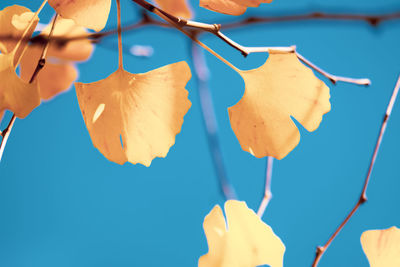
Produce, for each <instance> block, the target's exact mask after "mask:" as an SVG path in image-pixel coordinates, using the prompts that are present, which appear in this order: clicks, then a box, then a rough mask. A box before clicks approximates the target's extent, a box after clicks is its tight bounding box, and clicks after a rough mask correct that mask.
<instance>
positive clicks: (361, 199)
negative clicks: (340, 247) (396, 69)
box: [312, 75, 400, 267]
mask: <svg viewBox="0 0 400 267" xmlns="http://www.w3.org/2000/svg"><path fill="white" fill-rule="evenodd" d="M399 89H400V75H399V77H398V80H397V83H396V86H395V88H394V90H393V93H392V97H391V98H390V102H389V104H388V106H387V109H386V113H385V116H384V117H383V121H382V124H381V129H380V131H379V135H378V139H377V141H376V144H375V149H374V152H373V154H372V158H371V162H370V164H369V168H368V172H367V176H366V178H365V181H364V185H363V188H362V191H361V195H360V197H359V199H358V201H357V203H356V204H355V206H354V207H353V209H352V210H351V211H350V212H349V214H348V215H347V216H346V218H345V219H344V220H343V222H342V223H341V224H340V225H339V227H338V228H337V229H336V230H335V232H334V233H333V234H332V235H331V237H330V238H329V239H328V241H327V242H326V243H325V245H324V246H322V247H318V248H317V252H316V255H315V259H314V262H313V264H312V266H313V267H317V266H318V263H319V261H320V259H321V257H322V256H323V254H324V253H325V251H326V250H327V249H328V247H329V245H330V244H331V243H332V241H333V240H334V239H335V237H336V236H337V235H338V234H339V233H340V231H341V230H342V229H343V227H344V226H345V225H346V224H347V222H348V221H349V220H350V218H351V217H352V216H353V215H354V214H355V213H356V211H357V210H358V208H359V207H360V206H361V205H362V204H364V203H365V202H366V201H367V188H368V184H369V181H370V178H371V174H372V170H373V168H374V165H375V161H376V158H377V156H378V152H379V148H380V146H381V144H382V140H383V135H384V133H385V131H386V126H387V123H388V121H389V117H390V115H391V113H392V109H393V105H394V103H395V101H396V98H397V95H398V93H399Z"/></svg>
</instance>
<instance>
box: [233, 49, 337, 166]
mask: <svg viewBox="0 0 400 267" xmlns="http://www.w3.org/2000/svg"><path fill="white" fill-rule="evenodd" d="M239 74H240V75H241V76H242V78H243V80H244V82H245V85H246V89H245V92H244V95H243V98H242V99H241V100H240V101H239V102H238V103H237V104H236V105H234V106H232V107H230V108H228V111H229V117H230V122H231V126H232V129H233V131H234V132H235V134H236V137H237V138H238V140H239V142H240V144H241V146H242V149H243V150H245V151H248V152H250V153H251V154H252V155H254V156H255V157H258V158H260V157H265V156H272V157H275V158H277V159H282V158H284V157H285V156H286V155H287V154H288V153H289V152H290V151H291V150H293V149H294V148H295V147H296V146H297V144H298V143H299V141H300V133H299V130H298V129H297V127H296V125H295V123H294V122H293V120H292V119H291V116H293V117H294V118H295V119H296V120H297V121H298V122H300V123H301V124H302V125H303V126H304V127H305V128H306V129H307V130H308V131H314V130H316V129H317V128H318V126H319V124H320V122H321V120H322V116H323V115H324V114H325V113H327V112H329V111H330V108H331V105H330V102H329V98H330V95H329V88H328V87H327V86H326V85H325V84H324V83H323V82H322V81H321V80H319V79H318V78H317V77H315V75H314V74H313V72H312V71H311V70H310V69H309V68H307V67H306V66H305V65H303V64H302V63H301V62H300V61H299V60H298V59H297V56H296V54H295V53H279V52H271V53H270V55H269V57H268V59H267V61H266V63H265V64H264V65H263V66H261V67H259V68H257V69H253V70H249V71H240V72H239Z"/></svg>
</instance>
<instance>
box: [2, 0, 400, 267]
mask: <svg viewBox="0 0 400 267" xmlns="http://www.w3.org/2000/svg"><path fill="white" fill-rule="evenodd" d="M45 2H46V1H45ZM137 2H139V4H142V5H143V4H148V3H147V2H145V1H137ZM267 2H269V1H268V0H264V1H263V0H201V1H200V6H202V7H205V8H208V9H211V10H213V11H217V12H221V13H225V14H231V15H240V14H243V13H244V12H245V11H246V9H247V8H248V7H256V6H258V5H260V4H261V3H267ZM117 3H118V9H119V10H118V11H119V13H120V8H119V1H118V0H117ZM156 3H157V4H158V5H159V6H160V7H161V8H162V10H163V12H161V14H162V16H165V14H172V15H173V16H178V17H183V18H190V17H191V16H192V13H191V9H190V7H189V6H188V5H187V3H186V2H185V1H184V0H180V1H178V3H177V1H172V0H156ZM49 4H50V5H51V6H52V7H53V8H54V9H55V10H56V12H57V14H58V15H59V16H61V17H60V18H59V17H58V16H56V17H55V18H54V21H53V23H52V24H51V25H48V26H47V27H46V28H45V29H44V30H43V31H42V32H41V36H42V37H43V38H44V39H45V40H47V42H46V43H44V44H39V45H38V44H35V43H32V44H31V43H29V41H28V40H30V39H31V36H32V34H33V32H34V31H35V28H36V25H37V23H38V20H39V19H38V14H39V12H40V9H39V10H38V11H37V12H36V13H33V12H31V11H30V10H28V9H27V8H25V7H22V6H10V7H7V8H5V9H4V10H2V11H1V12H0V34H1V35H4V36H10V37H11V38H9V40H5V41H2V42H0V51H1V54H0V81H1V84H0V112H1V113H2V112H4V110H10V111H12V112H14V114H15V115H16V116H17V117H19V118H25V117H26V116H27V115H28V114H29V113H30V112H31V111H32V110H33V109H34V108H36V107H37V106H38V105H39V104H40V101H41V99H45V100H48V99H51V98H52V97H53V96H55V95H56V94H58V93H59V92H62V91H64V90H67V89H68V88H69V87H70V86H71V84H72V82H73V81H75V80H76V78H77V70H76V68H75V66H74V62H76V61H84V60H87V59H88V58H89V57H90V55H91V53H92V50H93V46H92V44H91V42H90V41H89V40H88V39H86V38H76V40H74V38H75V37H82V36H84V35H85V34H86V33H87V30H86V29H85V28H89V29H92V30H95V31H100V30H102V29H103V28H104V26H105V25H106V23H107V19H108V15H109V11H110V6H111V0H98V1H91V0H81V1H69V0H49ZM149 5H150V4H149ZM160 10H161V9H160ZM162 16H161V17H162ZM166 17H167V18H168V16H166ZM119 19H120V14H119ZM167 22H169V21H168V20H167ZM119 27H120V21H119ZM57 37H62V38H65V39H70V40H71V41H68V42H67V43H66V44H64V45H63V46H60V45H59V44H58V43H56V42H54V41H52V39H53V38H57ZM121 42H122V41H121V31H120V28H119V50H120V53H119V67H118V69H117V70H116V71H115V72H114V73H112V74H111V75H110V76H108V77H107V78H105V79H103V80H100V81H97V82H92V83H88V84H84V83H75V88H76V94H77V98H78V101H79V106H80V108H81V111H82V115H83V118H84V121H85V124H86V126H87V128H88V131H89V133H90V136H91V138H92V142H93V144H94V146H95V147H96V148H97V149H98V150H99V151H100V152H101V153H102V154H103V155H104V156H105V157H106V158H107V159H109V160H111V161H113V162H116V163H118V164H124V163H125V162H131V163H133V164H136V163H141V164H143V165H145V166H150V164H151V162H152V160H153V159H154V158H155V157H165V156H166V155H167V153H168V151H169V149H170V148H171V146H172V145H173V144H174V143H175V136H176V135H177V134H178V133H179V132H180V131H181V127H182V124H183V119H184V116H185V114H186V113H187V112H188V110H189V108H190V106H191V103H190V101H189V100H188V92H187V90H186V89H185V86H186V84H187V82H188V81H189V80H190V78H191V72H190V68H189V67H188V65H187V63H186V62H178V63H173V64H170V65H167V66H164V67H161V68H158V69H155V70H152V71H150V72H147V73H143V74H132V73H129V72H128V71H126V70H124V67H123V59H122V51H121V44H122V43H121ZM228 65H229V66H230V67H232V68H233V69H234V70H235V71H237V72H238V74H239V75H240V76H241V77H242V78H243V80H244V82H245V92H244V95H243V98H242V99H241V100H240V101H239V102H238V103H237V104H236V105H234V106H232V107H230V108H229V109H228V110H229V117H230V122H231V126H232V129H233V131H234V132H235V134H236V136H237V138H238V140H239V142H240V144H241V146H242V149H243V150H245V151H248V152H249V153H251V154H252V155H254V156H255V157H258V158H261V157H266V156H272V157H274V158H277V159H282V158H284V157H285V156H286V155H287V154H288V153H289V152H290V151H292V150H293V149H294V148H295V147H296V145H297V144H298V143H299V140H300V134H299V131H298V129H297V127H296V125H295V124H294V122H293V120H292V118H291V116H292V117H293V118H295V119H296V120H297V121H298V122H299V123H301V124H302V125H303V126H304V127H305V128H306V129H307V130H308V131H314V130H316V129H317V128H318V126H319V124H320V123H321V121H322V116H323V115H324V114H326V113H327V112H329V111H330V108H331V106H330V102H329V98H330V93H329V88H328V87H327V85H326V84H325V83H324V82H323V81H321V80H320V79H318V78H317V77H316V76H315V75H314V73H313V71H312V70H311V69H310V68H308V67H307V66H306V65H304V64H302V63H301V62H300V60H299V58H298V55H297V54H296V53H295V52H294V51H282V50H279V49H277V50H274V49H270V50H269V57H268V59H267V61H266V62H265V64H263V65H262V66H261V67H259V68H257V69H253V70H249V71H242V70H239V69H237V68H236V67H234V66H233V65H232V64H230V63H228ZM18 66H19V67H20V76H18V75H17V72H16V69H17V67H18ZM225 212H226V221H225V218H224V216H223V213H222V210H221V208H220V207H219V206H216V207H215V208H214V209H213V210H212V211H211V212H210V214H209V215H207V216H206V218H205V220H204V231H205V234H206V236H207V240H208V244H209V252H208V254H206V255H204V256H202V257H201V258H200V260H199V266H202V267H205V266H215V267H216V266H226V267H228V266H229V267H232V266H238V267H239V266H258V265H263V264H268V265H270V266H271V267H279V266H283V257H284V251H285V246H284V245H283V243H282V241H281V240H280V239H279V237H277V236H276V235H275V234H274V232H273V231H272V229H271V228H270V227H269V226H268V225H267V224H265V223H264V222H262V221H261V219H260V218H259V217H258V216H257V215H256V214H255V213H254V212H253V211H252V210H250V209H249V208H248V207H247V206H246V204H245V203H244V202H239V201H236V200H229V201H227V202H226V203H225ZM361 242H362V245H363V248H364V251H365V253H366V254H367V257H368V259H369V261H370V263H371V266H400V230H399V229H397V228H395V227H393V228H390V229H388V230H376V231H367V232H365V233H364V234H363V235H362V238H361Z"/></svg>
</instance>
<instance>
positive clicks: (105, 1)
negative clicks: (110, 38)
mask: <svg viewBox="0 0 400 267" xmlns="http://www.w3.org/2000/svg"><path fill="white" fill-rule="evenodd" d="M49 4H50V5H51V6H52V7H53V8H54V9H55V10H56V11H57V13H59V14H60V15H61V16H62V17H63V18H67V19H73V20H74V21H75V22H76V24H78V25H81V26H84V27H86V28H89V29H93V30H95V31H101V30H102V29H103V28H104V26H105V25H106V23H107V20H108V15H109V13H110V8H111V0H79V1H71V0H49Z"/></svg>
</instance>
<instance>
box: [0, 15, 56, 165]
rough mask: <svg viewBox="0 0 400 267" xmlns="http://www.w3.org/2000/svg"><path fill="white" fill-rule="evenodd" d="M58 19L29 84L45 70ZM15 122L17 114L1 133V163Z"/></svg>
mask: <svg viewBox="0 0 400 267" xmlns="http://www.w3.org/2000/svg"><path fill="white" fill-rule="evenodd" d="M57 17H58V14H57V13H56V15H55V17H54V19H53V24H52V25H51V29H50V33H49V35H48V38H47V42H46V44H45V45H44V47H43V50H42V54H41V55H40V58H39V60H38V63H37V65H36V68H35V71H34V72H33V74H32V76H31V78H30V79H29V83H33V82H34V81H35V79H36V77H37V75H38V74H39V72H40V71H41V70H42V69H43V67H44V65H45V64H46V54H47V50H48V49H49V45H50V39H51V36H52V35H53V31H54V27H55V25H56V21H57ZM22 56H23V55H21V56H20V57H22ZM15 120H16V116H15V114H13V115H12V117H11V120H10V122H9V123H8V125H7V127H6V128H5V129H4V131H2V132H1V136H2V139H1V143H0V162H1V159H2V157H3V153H4V150H5V147H6V144H7V141H8V138H9V136H10V134H11V130H12V128H13V126H14V123H15Z"/></svg>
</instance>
